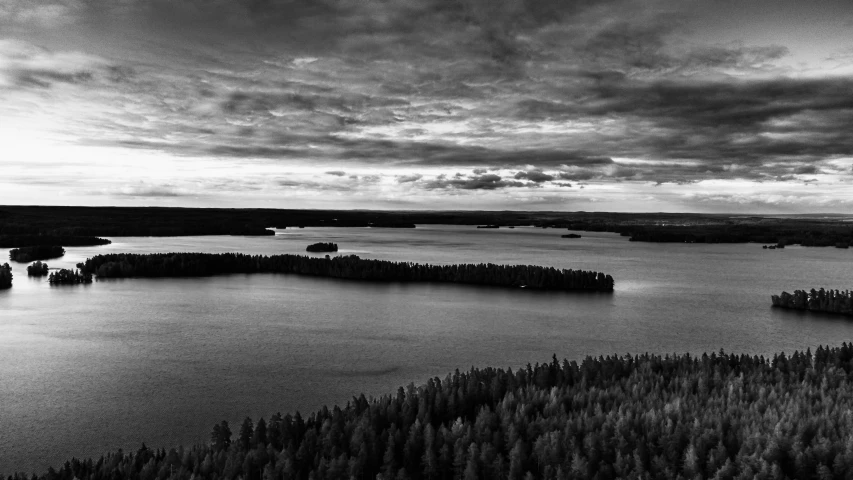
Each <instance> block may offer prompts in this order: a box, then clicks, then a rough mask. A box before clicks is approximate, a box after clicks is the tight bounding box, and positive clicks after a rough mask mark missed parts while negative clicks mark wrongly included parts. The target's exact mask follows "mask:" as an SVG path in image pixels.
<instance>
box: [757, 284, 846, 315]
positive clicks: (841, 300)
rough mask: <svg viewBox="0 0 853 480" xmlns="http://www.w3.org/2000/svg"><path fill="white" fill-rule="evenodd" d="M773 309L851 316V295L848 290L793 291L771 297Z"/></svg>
mask: <svg viewBox="0 0 853 480" xmlns="http://www.w3.org/2000/svg"><path fill="white" fill-rule="evenodd" d="M770 300H771V301H772V302H773V306H774V307H779V308H787V309H791V310H807V311H810V312H822V313H837V314H841V315H847V316H853V293H851V292H850V290H824V289H823V288H821V289H820V290H815V289H811V291H808V292H807V291H805V290H794V293H793V294H790V293H788V292H782V294H781V295H772V296H771V297H770Z"/></svg>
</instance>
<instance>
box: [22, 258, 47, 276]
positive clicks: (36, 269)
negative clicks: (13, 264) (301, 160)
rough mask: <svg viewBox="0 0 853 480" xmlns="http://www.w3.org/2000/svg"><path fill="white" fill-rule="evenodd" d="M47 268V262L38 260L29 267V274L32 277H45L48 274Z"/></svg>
mask: <svg viewBox="0 0 853 480" xmlns="http://www.w3.org/2000/svg"><path fill="white" fill-rule="evenodd" d="M47 270H48V266H47V264H46V263H42V262H40V261H38V262H34V263H33V264H32V265H30V266H29V267H27V275H29V276H30V277H43V276H45V275H47Z"/></svg>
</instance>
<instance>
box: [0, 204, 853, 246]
mask: <svg viewBox="0 0 853 480" xmlns="http://www.w3.org/2000/svg"><path fill="white" fill-rule="evenodd" d="M415 224H424V225H429V224H450V225H483V226H509V227H515V226H522V225H533V226H536V227H544V228H549V227H551V228H562V229H565V228H569V229H571V230H583V231H594V232H615V233H619V234H621V235H623V236H626V237H629V238H630V239H631V240H633V241H640V242H680V243H742V242H756V243H762V244H783V245H785V244H787V245H790V244H800V245H804V246H837V247H840V248H843V247H844V246H847V245H850V244H853V216H844V215H790V216H784V215H753V216H744V215H725V214H680V213H607V212H516V211H411V210H408V211H375V210H292V209H224V208H166V207H53V206H2V207H0V235H57V236H63V235H64V236H96V237H97V236H102V237H122V236H179V235H270V234H272V233H273V232H272V231H271V230H268V229H269V228H270V227H278V228H289V227H306V226H307V227H374V228H377V227H389V228H402V227H408V228H411V227H414V226H415ZM57 244H59V245H62V243H57Z"/></svg>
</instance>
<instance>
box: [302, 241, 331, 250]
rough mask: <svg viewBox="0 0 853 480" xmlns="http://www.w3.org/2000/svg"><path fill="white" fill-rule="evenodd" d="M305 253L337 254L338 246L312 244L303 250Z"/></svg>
mask: <svg viewBox="0 0 853 480" xmlns="http://www.w3.org/2000/svg"><path fill="white" fill-rule="evenodd" d="M305 251H306V252H337V251H338V244H337V243H332V242H328V243H323V242H320V243H312V244H311V245H308V247H307V248H306V249H305Z"/></svg>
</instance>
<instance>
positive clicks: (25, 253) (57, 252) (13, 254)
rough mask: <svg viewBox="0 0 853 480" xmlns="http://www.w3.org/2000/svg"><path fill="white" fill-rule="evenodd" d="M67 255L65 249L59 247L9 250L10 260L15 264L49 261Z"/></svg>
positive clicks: (45, 246)
mask: <svg viewBox="0 0 853 480" xmlns="http://www.w3.org/2000/svg"><path fill="white" fill-rule="evenodd" d="M63 255H65V249H64V248H62V247H60V246H59V245H37V246H35V247H21V248H13V249H12V250H9V259H10V260H12V261H14V262H20V263H29V262H32V261H34V260H47V259H50V258H59V257H61V256H63Z"/></svg>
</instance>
